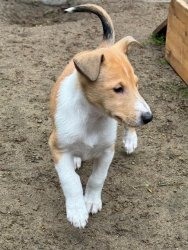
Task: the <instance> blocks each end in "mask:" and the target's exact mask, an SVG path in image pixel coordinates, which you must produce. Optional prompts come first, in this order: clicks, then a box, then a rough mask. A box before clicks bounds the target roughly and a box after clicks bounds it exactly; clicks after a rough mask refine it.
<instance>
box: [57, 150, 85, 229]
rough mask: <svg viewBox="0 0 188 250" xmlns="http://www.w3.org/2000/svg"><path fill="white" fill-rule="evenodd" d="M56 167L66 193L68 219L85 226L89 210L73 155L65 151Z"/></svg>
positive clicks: (82, 226) (74, 223) (81, 226)
mask: <svg viewBox="0 0 188 250" xmlns="http://www.w3.org/2000/svg"><path fill="white" fill-rule="evenodd" d="M55 167H56V170H57V173H58V176H59V180H60V183H61V187H62V189H63V192H64V195H65V201H66V213H67V219H68V220H69V221H70V222H71V223H72V224H73V225H74V226H75V227H79V228H84V227H85V225H86V223H87V220H88V212H87V209H86V205H85V202H84V197H83V190H82V184H81V181H80V177H79V176H78V174H77V173H76V172H75V170H74V159H73V156H72V155H71V154H70V153H63V154H62V155H60V158H59V161H58V163H57V164H56V166H55Z"/></svg>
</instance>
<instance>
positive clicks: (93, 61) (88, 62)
mask: <svg viewBox="0 0 188 250" xmlns="http://www.w3.org/2000/svg"><path fill="white" fill-rule="evenodd" d="M103 61H104V55H103V54H96V53H92V52H88V53H87V54H82V55H78V56H76V57H75V58H74V59H73V62H74V65H75V68H76V69H77V71H78V72H79V73H80V74H81V75H83V76H84V77H86V78H87V79H88V80H90V81H91V82H94V81H96V80H97V78H98V76H99V74H100V68H101V64H102V62H103Z"/></svg>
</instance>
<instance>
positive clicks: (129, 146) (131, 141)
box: [123, 131, 138, 154]
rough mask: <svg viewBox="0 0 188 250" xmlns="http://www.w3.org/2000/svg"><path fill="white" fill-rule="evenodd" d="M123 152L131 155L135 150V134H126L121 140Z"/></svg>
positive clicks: (136, 141)
mask: <svg viewBox="0 0 188 250" xmlns="http://www.w3.org/2000/svg"><path fill="white" fill-rule="evenodd" d="M123 143H124V146H125V151H126V152H127V154H131V153H132V152H134V150H135V149H136V148H137V144H138V138H137V134H136V132H129V131H128V132H127V134H126V135H125V137H124V140H123Z"/></svg>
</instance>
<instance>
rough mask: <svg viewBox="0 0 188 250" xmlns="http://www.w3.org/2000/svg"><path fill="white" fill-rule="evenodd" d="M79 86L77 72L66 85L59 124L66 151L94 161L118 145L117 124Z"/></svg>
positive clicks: (60, 101)
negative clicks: (115, 144) (107, 149)
mask: <svg viewBox="0 0 188 250" xmlns="http://www.w3.org/2000/svg"><path fill="white" fill-rule="evenodd" d="M78 86H79V85H78V79H77V74H76V72H74V73H73V74H72V75H70V76H69V77H67V78H66V79H65V80H64V82H63V83H62V85H61V87H60V90H59V93H58V98H57V112H56V115H55V125H56V129H57V137H58V143H59V146H60V147H61V148H62V150H64V151H70V152H71V153H72V154H73V155H75V156H80V157H82V158H83V159H90V158H93V157H95V156H97V155H98V154H100V153H102V152H103V151H104V150H105V149H106V148H108V147H110V146H111V145H112V144H113V143H114V142H115V139H116V130H117V122H116V121H115V120H113V119H111V118H109V117H107V116H105V115H103V114H102V113H101V112H100V111H99V110H98V109H97V108H95V107H94V106H92V105H91V104H89V103H88V101H87V100H86V98H85V97H84V95H83V93H82V91H81V89H79V87H78Z"/></svg>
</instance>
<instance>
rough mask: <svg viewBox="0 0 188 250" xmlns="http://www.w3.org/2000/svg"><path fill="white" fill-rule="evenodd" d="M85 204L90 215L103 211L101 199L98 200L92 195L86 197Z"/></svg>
mask: <svg viewBox="0 0 188 250" xmlns="http://www.w3.org/2000/svg"><path fill="white" fill-rule="evenodd" d="M85 204H86V208H87V211H88V213H91V214H96V213H97V212H99V211H101V209H102V201H101V198H97V197H95V196H92V195H85Z"/></svg>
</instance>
